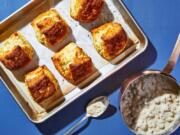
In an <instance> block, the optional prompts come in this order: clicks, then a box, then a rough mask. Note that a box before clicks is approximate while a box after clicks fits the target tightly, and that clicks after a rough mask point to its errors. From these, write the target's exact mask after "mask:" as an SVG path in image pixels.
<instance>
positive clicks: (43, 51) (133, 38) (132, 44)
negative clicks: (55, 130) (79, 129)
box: [0, 0, 147, 123]
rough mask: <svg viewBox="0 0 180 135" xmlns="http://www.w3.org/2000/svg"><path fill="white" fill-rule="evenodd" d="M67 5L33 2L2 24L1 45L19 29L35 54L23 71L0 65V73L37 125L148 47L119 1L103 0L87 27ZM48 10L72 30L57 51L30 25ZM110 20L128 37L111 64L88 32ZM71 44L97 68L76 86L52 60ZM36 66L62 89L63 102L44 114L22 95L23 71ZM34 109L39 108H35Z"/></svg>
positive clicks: (62, 0) (46, 0) (66, 2)
mask: <svg viewBox="0 0 180 135" xmlns="http://www.w3.org/2000/svg"><path fill="white" fill-rule="evenodd" d="M69 3H70V0H61V1H53V0H50V1H48V0H44V1H41V0H36V1H32V2H31V3H29V4H28V5H27V6H25V7H24V8H22V9H21V10H19V11H18V12H16V13H15V14H14V15H12V16H11V17H9V18H8V19H7V20H5V21H4V22H3V23H2V24H1V28H0V40H1V43H2V42H3V41H4V40H5V39H6V38H7V37H8V36H9V35H10V34H11V33H12V32H15V31H17V30H18V31H19V32H20V33H21V34H23V35H24V36H25V37H26V39H27V40H28V41H29V42H30V43H31V45H32V46H33V48H34V49H35V52H36V55H35V57H34V59H33V61H32V62H31V63H30V64H28V65H27V66H26V67H25V68H23V70H19V71H16V72H11V71H9V70H8V69H6V68H5V67H4V66H3V64H2V63H0V67H1V70H0V73H1V77H2V78H3V79H4V81H5V83H8V81H7V80H8V79H9V82H10V83H11V84H12V85H14V87H15V89H16V90H14V91H16V92H17V93H18V96H17V95H14V93H15V92H14V91H12V89H11V88H9V90H10V92H11V94H12V95H13V96H14V97H15V99H16V101H17V102H18V103H19V104H20V106H21V107H22V109H23V110H24V112H25V113H26V114H27V116H28V117H29V119H30V120H31V121H33V122H36V123H39V122H42V121H44V120H46V119H47V118H49V117H50V116H52V115H53V114H55V113H56V112H58V111H59V110H61V109H62V108H64V107H65V106H67V105H68V104H69V103H71V102H73V101H74V100H75V99H76V98H78V97H80V96H81V95H82V94H84V93H85V92H87V91H88V90H90V89H91V88H92V87H94V86H95V85H97V84H98V83H99V82H100V81H102V80H103V79H105V78H106V77H108V76H110V75H111V74H112V73H114V72H116V71H117V70H119V69H120V68H122V67H123V66H124V65H125V64H127V63H128V62H129V61H130V60H132V59H134V58H135V57H136V56H137V55H139V54H140V53H142V52H143V51H144V50H145V48H146V46H147V39H146V37H145V36H144V34H143V33H142V32H141V30H140V29H139V27H138V26H137V25H136V24H135V23H134V21H133V20H132V17H131V16H130V15H129V14H128V13H127V10H126V9H125V7H124V6H123V4H122V2H120V1H118V0H106V3H105V5H104V7H103V10H102V13H101V15H100V17H99V18H98V19H97V20H96V21H94V22H93V23H90V24H83V23H79V22H77V21H75V20H74V19H72V18H71V17H70V14H69V9H70V4H69ZM50 7H53V8H56V10H57V11H58V12H59V13H60V15H61V16H63V18H64V19H65V20H66V21H67V23H68V24H69V26H70V27H71V33H70V35H69V36H68V37H67V38H66V39H65V40H64V41H63V42H62V43H61V44H60V45H59V46H58V47H56V48H47V47H45V46H44V45H42V44H41V43H39V42H38V41H37V39H36V37H35V33H34V30H33V28H32V26H31V24H30V23H31V21H32V19H33V18H35V17H36V16H37V15H38V14H40V13H41V12H44V11H46V10H48V9H49V8H50ZM17 18H18V20H17ZM14 20H17V22H16V23H14ZM109 21H116V22H119V23H121V24H122V26H123V28H124V29H125V31H126V33H127V34H128V37H129V44H128V47H127V48H126V50H125V51H124V52H123V53H121V55H119V56H118V57H117V58H115V59H114V60H113V61H111V62H108V61H106V60H105V59H103V58H102V57H101V56H100V55H99V54H98V53H97V51H96V50H95V49H94V47H93V43H92V37H91V33H90V32H89V31H90V30H91V29H92V28H95V27H97V26H99V25H101V24H104V23H106V22H109ZM10 24H13V25H10ZM71 41H73V42H76V43H77V44H78V45H79V46H80V47H81V48H83V50H84V51H85V52H86V53H87V54H88V55H89V56H90V57H91V58H92V61H93V64H94V66H95V68H96V69H97V71H96V72H94V74H93V75H92V76H91V77H89V78H88V79H87V80H86V81H84V82H83V83H82V84H80V85H79V86H78V87H76V86H73V85H72V84H70V83H69V82H68V81H66V80H65V79H64V78H63V77H62V76H61V75H60V74H59V73H58V71H57V70H56V69H55V67H54V65H53V63H52V61H51V56H52V55H53V54H54V53H55V52H57V51H58V50H59V49H61V48H62V47H63V46H65V45H66V44H67V43H69V42H71ZM38 65H46V66H47V67H48V68H49V69H50V70H51V72H52V73H53V74H54V75H55V77H56V78H57V80H58V82H59V84H60V87H61V90H62V91H63V93H64V94H65V101H64V102H63V103H62V104H60V105H58V106H57V107H56V108H54V109H53V110H51V111H50V112H45V110H44V109H43V108H41V107H40V106H39V105H38V104H37V103H36V102H34V101H33V100H32V98H31V97H27V96H26V94H25V93H26V92H28V90H27V89H26V87H25V85H24V82H23V78H22V77H23V76H24V74H25V73H26V72H28V71H30V70H32V69H34V68H35V67H37V66H38ZM6 75H7V76H6ZM87 82H89V83H87ZM9 85H10V84H9V83H8V85H7V86H8V87H9ZM22 97H23V101H20V100H19V99H20V98H22ZM29 101H30V102H29ZM27 102H28V104H27ZM25 106H26V107H25ZM37 107H38V109H36V108H37ZM26 108H28V109H26ZM33 112H34V113H33ZM35 113H38V115H37V116H36V115H34V114H35Z"/></svg>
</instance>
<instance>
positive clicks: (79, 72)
mask: <svg viewBox="0 0 180 135" xmlns="http://www.w3.org/2000/svg"><path fill="white" fill-rule="evenodd" d="M92 66H93V65H92V61H91V59H89V60H88V61H85V62H83V63H82V64H70V65H69V68H70V72H71V77H72V81H73V82H74V83H75V84H78V83H79V82H80V81H81V80H82V79H83V78H85V77H86V76H87V74H88V73H91V72H92Z"/></svg>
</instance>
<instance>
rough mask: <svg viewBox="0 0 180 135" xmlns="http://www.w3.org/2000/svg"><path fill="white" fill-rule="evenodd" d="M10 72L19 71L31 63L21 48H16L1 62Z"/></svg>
mask: <svg viewBox="0 0 180 135" xmlns="http://www.w3.org/2000/svg"><path fill="white" fill-rule="evenodd" d="M1 61H2V62H3V64H4V65H5V66H6V67H7V68H8V69H10V70H15V69H19V68H21V67H23V66H25V65H26V64H27V63H29V62H30V58H29V57H28V55H27V54H26V53H25V52H24V51H23V49H22V48H21V47H20V46H17V47H15V48H14V49H13V50H12V51H11V52H9V53H8V54H6V55H5V57H4V58H3V59H2V60H1Z"/></svg>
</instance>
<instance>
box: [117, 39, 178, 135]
mask: <svg viewBox="0 0 180 135" xmlns="http://www.w3.org/2000/svg"><path fill="white" fill-rule="evenodd" d="M179 54H180V35H179V37H178V39H177V42H176V45H175V47H174V50H173V52H172V55H171V57H170V59H169V61H168V63H167V65H166V66H165V68H164V69H163V70H162V71H159V70H147V71H144V72H142V73H139V74H136V75H134V76H131V77H130V78H128V79H127V80H125V81H124V83H123V85H122V89H121V96H120V100H121V101H120V110H121V114H122V117H123V119H124V121H125V123H126V124H127V126H128V128H129V129H130V130H131V131H132V132H133V133H135V134H142V133H140V132H138V126H137V124H138V122H139V121H138V118H140V117H141V116H142V115H144V114H142V113H145V112H142V108H143V107H145V106H146V104H147V103H149V102H150V101H152V100H153V99H155V98H157V97H158V96H161V95H163V94H168V93H172V94H175V95H177V96H178V95H179V93H180V86H179V84H178V83H177V81H176V79H175V78H174V77H173V76H171V75H170V72H171V71H172V70H173V68H174V66H175V64H176V62H177V60H178V57H179ZM177 103H178V102H177ZM179 106H180V105H179ZM175 109H176V108H175ZM157 110H158V109H157ZM155 111H156V110H155ZM160 111H161V110H160ZM179 114H180V113H179ZM153 117H154V116H153ZM147 122H148V121H147ZM156 124H157V123H154V125H156ZM163 124H164V123H163ZM163 124H162V125H163ZM142 125H143V126H145V125H146V124H142ZM179 125H180V116H179V118H177V120H175V121H174V123H173V126H172V127H171V128H169V129H168V130H167V131H164V132H162V133H157V132H156V131H152V133H148V134H156V135H157V134H158V135H159V134H170V133H172V132H173V131H175V130H176V129H177V128H178V127H179ZM152 126H153V123H152ZM157 126H159V125H157ZM142 128H144V129H143V130H145V132H146V130H148V129H147V128H148V127H146V126H145V127H142ZM164 128H165V127H164Z"/></svg>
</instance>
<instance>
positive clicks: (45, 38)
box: [32, 9, 69, 46]
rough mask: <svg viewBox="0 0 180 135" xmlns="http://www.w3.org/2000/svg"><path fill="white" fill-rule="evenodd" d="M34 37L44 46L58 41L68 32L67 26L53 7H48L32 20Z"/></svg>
mask: <svg viewBox="0 0 180 135" xmlns="http://www.w3.org/2000/svg"><path fill="white" fill-rule="evenodd" d="M32 27H33V28H34V30H35V32H36V37H37V39H38V40H39V42H41V43H42V44H45V45H46V46H54V45H56V44H58V43H60V42H61V41H62V40H63V39H64V38H65V36H66V35H67V34H68V30H69V26H68V25H67V23H66V22H65V20H64V19H63V18H62V17H61V16H60V15H59V14H58V13H57V11H56V10H55V9H50V10H48V11H46V12H44V13H42V14H40V15H39V16H37V17H36V18H35V19H34V20H33V21H32Z"/></svg>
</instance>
